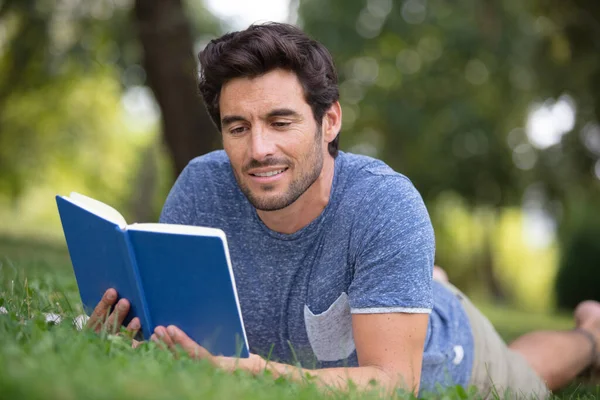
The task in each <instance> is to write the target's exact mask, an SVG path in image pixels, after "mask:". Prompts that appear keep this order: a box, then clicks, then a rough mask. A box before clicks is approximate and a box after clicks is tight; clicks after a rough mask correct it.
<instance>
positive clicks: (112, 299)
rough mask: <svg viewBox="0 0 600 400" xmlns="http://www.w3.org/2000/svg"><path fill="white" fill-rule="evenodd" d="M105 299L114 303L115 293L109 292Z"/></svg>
mask: <svg viewBox="0 0 600 400" xmlns="http://www.w3.org/2000/svg"><path fill="white" fill-rule="evenodd" d="M106 298H107V299H108V300H110V301H114V300H115V299H116V298H117V296H116V295H115V291H114V290H111V291H110V292H108V294H107V295H106Z"/></svg>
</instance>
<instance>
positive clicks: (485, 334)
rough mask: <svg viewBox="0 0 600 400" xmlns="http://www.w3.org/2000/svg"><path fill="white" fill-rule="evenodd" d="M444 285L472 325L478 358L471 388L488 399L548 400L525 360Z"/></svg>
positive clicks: (475, 357)
mask: <svg viewBox="0 0 600 400" xmlns="http://www.w3.org/2000/svg"><path fill="white" fill-rule="evenodd" d="M442 284H443V285H444V286H446V287H448V289H450V291H452V292H453V293H454V294H455V295H456V296H457V297H458V298H459V299H460V302H461V304H462V305H463V308H464V310H465V312H466V314H467V316H468V318H469V322H470V323H471V330H472V332H473V341H474V344H475V348H474V351H475V354H474V359H473V369H472V371H471V380H470V381H469V386H476V387H477V388H478V389H479V391H480V394H481V395H482V396H484V398H488V397H495V396H494V395H495V394H498V396H499V397H500V398H501V399H503V398H510V399H513V398H516V397H518V398H525V399H531V398H535V399H544V398H547V397H548V396H549V395H550V391H549V390H548V387H547V386H546V384H545V383H544V381H543V380H542V378H540V377H539V376H538V375H537V374H536V372H535V371H534V370H533V368H531V366H530V365H529V364H528V363H527V361H526V360H525V358H524V357H523V356H522V355H521V354H519V353H517V352H516V351H513V350H511V349H509V348H508V347H507V346H506V343H504V340H503V339H502V338H501V337H500V335H498V332H496V330H495V329H494V327H493V326H492V324H491V322H490V321H489V320H488V319H487V318H486V317H485V316H484V315H483V314H481V312H480V311H479V310H478V309H477V308H476V307H475V306H474V305H473V303H471V301H470V300H469V299H468V298H467V297H466V296H465V295H464V294H463V293H462V292H461V291H460V290H458V289H457V288H456V287H454V286H453V285H452V284H450V283H447V282H442Z"/></svg>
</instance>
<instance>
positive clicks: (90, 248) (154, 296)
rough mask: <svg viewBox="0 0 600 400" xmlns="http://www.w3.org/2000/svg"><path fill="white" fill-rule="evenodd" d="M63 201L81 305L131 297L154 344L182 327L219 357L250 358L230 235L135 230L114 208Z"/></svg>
mask: <svg viewBox="0 0 600 400" xmlns="http://www.w3.org/2000/svg"><path fill="white" fill-rule="evenodd" d="M56 203H57V205H58V211H59V213H60V218H61V222H62V226H63V231H64V234H65V238H66V241H67V247H68V249H69V254H70V256H71V262H72V263H73V270H74V271H75V278H76V279H77V285H78V287H79V293H80V295H81V301H82V303H83V305H84V309H85V311H86V312H87V313H88V315H89V313H90V312H91V311H92V310H93V309H94V307H95V306H96V305H97V304H98V302H99V301H100V299H101V298H102V295H103V294H104V292H105V291H106V290H107V289H108V288H115V289H116V290H117V292H118V294H119V297H120V298H121V297H122V298H126V299H127V300H129V302H130V304H131V309H130V311H129V314H128V316H127V318H126V320H125V322H124V324H125V325H126V324H127V323H129V321H131V319H132V318H134V317H139V318H140V322H141V325H142V333H143V336H144V338H145V339H148V338H149V337H150V335H151V334H152V332H153V331H154V328H155V327H156V326H158V325H163V326H167V325H176V326H178V327H179V328H181V329H182V330H183V331H184V332H186V333H187V334H188V335H189V336H190V337H191V338H192V339H194V340H195V341H196V342H198V343H199V344H200V345H202V346H204V347H205V348H206V349H207V350H209V351H210V352H211V353H212V354H215V355H225V356H239V357H248V355H249V354H248V341H247V338H246V332H245V329H244V324H243V320H242V313H241V310H240V304H239V300H238V296H237V290H236V286H235V279H234V276H233V270H232V268H231V260H230V257H229V250H228V247H227V239H226V237H225V233H224V232H223V231H222V230H220V229H214V228H205V227H198V226H185V225H169V224H152V223H151V224H132V225H128V224H127V223H126V221H125V219H124V218H123V216H122V215H121V214H120V213H119V212H118V211H117V210H115V209H114V208H112V207H110V206H108V205H106V204H104V203H102V202H100V201H97V200H94V199H92V198H89V197H87V196H84V195H81V194H78V193H71V195H70V196H68V197H67V196H56Z"/></svg>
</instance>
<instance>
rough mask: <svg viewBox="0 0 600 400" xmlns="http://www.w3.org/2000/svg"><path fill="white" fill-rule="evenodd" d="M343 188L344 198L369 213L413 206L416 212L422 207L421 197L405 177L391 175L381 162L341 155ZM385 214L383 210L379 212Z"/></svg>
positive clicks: (393, 172)
mask: <svg viewBox="0 0 600 400" xmlns="http://www.w3.org/2000/svg"><path fill="white" fill-rule="evenodd" d="M342 157H343V165H344V169H345V170H346V171H345V176H346V177H347V179H346V184H345V188H344V192H345V195H347V196H349V197H352V198H354V199H355V201H356V199H360V200H359V202H360V203H361V205H362V206H364V207H368V208H370V209H372V208H373V207H374V206H375V208H379V207H385V206H391V207H392V208H394V209H397V208H398V207H399V206H401V205H406V204H409V203H414V204H415V205H418V206H419V208H420V206H421V205H422V204H423V199H422V197H421V194H420V193H419V191H418V190H417V188H416V187H415V185H414V184H413V183H412V181H411V180H410V179H409V178H408V177H407V176H405V175H403V174H401V173H399V172H396V171H394V170H393V169H392V168H391V167H390V166H389V165H387V164H386V163H384V162H383V161H381V160H378V159H375V158H371V157H367V156H362V155H356V154H351V153H343V155H342ZM382 211H385V210H382Z"/></svg>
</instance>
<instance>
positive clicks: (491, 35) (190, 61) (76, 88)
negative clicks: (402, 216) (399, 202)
mask: <svg viewBox="0 0 600 400" xmlns="http://www.w3.org/2000/svg"><path fill="white" fill-rule="evenodd" d="M266 20H275V21H282V22H291V23H295V24H298V25H300V26H301V27H303V28H304V29H305V30H306V31H307V32H308V33H309V34H310V35H311V36H312V37H314V38H315V39H317V40H319V41H320V42H322V43H324V44H325V45H326V46H327V47H328V48H329V50H330V51H331V53H332V54H333V57H334V59H335V62H336V65H337V68H338V71H339V74H340V93H341V102H342V107H343V116H344V120H343V131H342V134H341V146H342V149H344V150H346V151H351V152H356V153H362V154H367V155H370V156H374V157H378V158H381V159H383V160H384V161H386V162H387V163H389V164H390V165H391V166H392V167H393V168H394V169H396V170H397V171H400V172H402V173H403V174H405V175H407V176H408V177H410V178H411V179H412V181H413V182H414V184H415V185H416V187H417V188H418V189H419V191H420V192H421V194H422V195H423V197H424V199H425V201H426V204H427V206H428V209H429V211H430V213H431V216H432V219H433V223H434V228H435V230H436V240H437V263H438V264H439V265H441V266H443V267H444V268H445V269H446V270H447V272H448V274H449V276H450V278H451V280H452V281H453V282H454V283H455V284H456V285H457V286H459V287H460V288H462V289H464V290H465V291H467V292H468V293H469V294H471V295H472V296H474V297H475V298H476V299H478V301H480V302H482V303H483V304H500V305H502V306H503V307H505V309H507V310H508V309H520V310H522V311H526V312H537V313H550V312H555V311H556V310H560V309H565V310H568V309H569V308H572V307H573V306H574V305H575V304H576V303H577V302H578V301H580V300H581V299H584V298H596V299H599V300H600V265H598V264H599V263H600V262H599V261H600V2H598V1H597V0H572V1H560V0H531V1H528V2H524V1H520V0H452V1H450V0H402V1H401V0H366V1H365V0H257V1H245V0H205V1H202V0H187V1H184V0H137V1H134V0H93V1H92V0H1V1H0V258H2V262H3V263H4V264H11V263H14V262H18V260H19V259H20V258H19V257H21V256H27V257H35V256H36V255H40V257H42V255H43V260H45V261H44V262H45V264H44V268H51V266H50V265H49V264H51V262H50V261H48V260H49V259H52V257H51V256H49V254H50V253H52V252H54V251H55V250H56V254H61V256H60V257H63V256H64V255H65V254H66V253H65V244H64V238H63V236H62V230H61V228H60V221H59V219H58V214H57V210H56V205H55V201H54V196H55V195H56V194H68V193H69V192H71V191H77V192H80V193H84V194H87V195H89V196H92V197H95V198H97V199H99V200H101V201H104V202H106V203H108V204H110V205H112V206H114V207H115V208H117V209H118V210H119V211H121V212H122V213H123V215H124V216H125V217H126V218H127V220H128V221H130V222H135V221H137V222H150V221H155V220H157V218H158V215H159V212H160V209H161V206H162V204H163V202H164V199H165V197H166V195H167V193H168V190H169V189H170V187H171V185H172V183H173V181H174V179H175V178H176V176H177V175H178V173H179V172H180V171H181V170H182V169H183V167H184V166H185V165H186V163H187V162H188V161H189V160H190V159H191V158H193V157H195V156H198V155H201V154H204V153H206V152H208V151H211V150H213V149H216V148H219V147H220V140H219V135H218V133H217V132H216V130H215V128H214V127H213V125H212V124H211V122H210V120H209V118H208V116H207V114H206V112H205V110H204V107H203V105H202V103H201V100H200V98H199V96H198V95H197V89H196V83H195V80H196V74H197V53H198V52H199V51H200V50H201V49H202V48H203V47H204V45H205V44H206V43H207V42H208V41H209V40H210V39H211V38H214V37H215V36H217V35H220V34H222V33H225V32H227V31H231V30H238V29H243V28H245V27H247V26H248V25H249V24H250V23H253V22H264V21H266ZM50 247H51V248H52V249H55V250H52V251H51V252H50V253H49V252H48V251H49V250H48V248H50ZM41 249H45V250H41ZM52 254H54V253H52ZM48 257H50V258H48ZM15 260H16V261H15ZM40 262H41V261H40ZM65 264H66V265H68V263H65ZM11 265H12V264H11ZM28 265H29V264H28ZM1 271H2V270H0V273H1ZM65 271H68V272H65V273H66V274H71V273H72V272H71V271H70V270H68V267H67V269H66V270H65ZM68 276H69V279H71V280H72V275H68Z"/></svg>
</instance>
